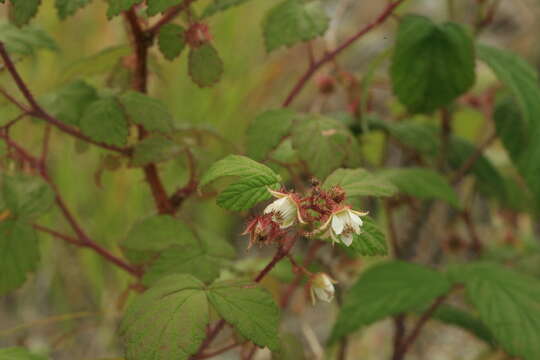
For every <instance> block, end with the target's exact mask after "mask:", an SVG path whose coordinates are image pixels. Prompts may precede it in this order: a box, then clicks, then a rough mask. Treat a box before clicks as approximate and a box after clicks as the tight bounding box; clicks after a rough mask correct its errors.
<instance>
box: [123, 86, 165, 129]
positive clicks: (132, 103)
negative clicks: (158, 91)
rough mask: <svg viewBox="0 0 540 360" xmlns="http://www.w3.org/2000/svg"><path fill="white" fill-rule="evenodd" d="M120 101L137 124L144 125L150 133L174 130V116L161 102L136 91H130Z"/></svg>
mask: <svg viewBox="0 0 540 360" xmlns="http://www.w3.org/2000/svg"><path fill="white" fill-rule="evenodd" d="M119 100H120V103H121V104H122V105H123V106H124V109H125V110H126V113H127V115H128V116H129V118H130V119H131V121H133V122H134V123H135V124H139V125H142V126H144V128H145V129H146V130H149V131H163V132H168V131H171V130H172V123H173V118H172V115H171V114H170V113H169V111H168V110H167V107H166V106H165V104H163V103H162V102H161V101H160V100H158V99H154V98H151V97H149V96H147V95H144V94H142V93H140V92H136V91H128V92H127V93H125V94H123V95H122V96H121V97H120V99H119Z"/></svg>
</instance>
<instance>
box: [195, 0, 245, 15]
mask: <svg viewBox="0 0 540 360" xmlns="http://www.w3.org/2000/svg"><path fill="white" fill-rule="evenodd" d="M248 1H250V0H213V2H212V3H211V4H210V5H208V6H207V7H206V8H205V9H204V11H203V12H202V15H201V18H206V17H209V16H212V15H214V14H216V13H218V12H222V11H225V10H227V9H229V8H232V7H234V6H240V5H242V4H244V3H246V2H248Z"/></svg>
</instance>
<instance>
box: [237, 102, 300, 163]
mask: <svg viewBox="0 0 540 360" xmlns="http://www.w3.org/2000/svg"><path fill="white" fill-rule="evenodd" d="M295 117H296V113H295V112H294V111H292V110H289V109H278V110H269V111H265V112H264V113H262V114H260V115H259V116H257V117H256V118H255V120H253V122H252V123H251V124H250V126H249V128H248V130H247V146H246V147H247V154H248V155H249V156H250V157H251V158H253V159H255V160H258V161H262V160H265V158H266V156H267V155H268V153H269V152H270V151H271V150H273V149H274V148H276V147H277V145H278V144H279V143H280V142H281V140H282V139H283V138H284V137H285V136H286V135H287V134H288V132H289V130H290V128H291V126H292V123H293V120H294V118H295Z"/></svg>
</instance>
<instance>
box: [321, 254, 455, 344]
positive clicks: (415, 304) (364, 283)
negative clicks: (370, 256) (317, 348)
mask: <svg viewBox="0 0 540 360" xmlns="http://www.w3.org/2000/svg"><path fill="white" fill-rule="evenodd" d="M450 288H451V285H450V282H449V281H448V280H447V279H446V277H445V276H443V275H442V274H440V273H438V272H436V271H434V270H431V269H429V268H427V267H423V266H421V265H417V264H412V263H405V262H401V261H393V262H387V263H383V264H380V265H376V266H374V267H372V268H370V269H369V270H367V271H366V272H365V273H364V274H363V275H362V276H361V277H360V279H359V280H358V281H357V282H356V284H354V285H353V286H352V287H351V288H350V289H349V291H348V292H347V293H346V294H345V298H344V302H343V307H342V308H341V311H340V312H339V315H338V319H337V321H336V324H335V325H334V328H333V330H332V334H331V336H330V342H331V343H333V342H335V341H336V340H338V339H339V338H341V337H343V336H346V335H348V334H350V333H352V332H354V331H356V330H357V329H359V328H361V327H363V326H367V325H370V324H372V323H374V322H376V321H379V320H382V319H384V318H386V317H389V316H393V315H397V314H399V313H403V312H407V311H411V310H414V309H418V308H423V307H425V306H426V305H427V304H429V303H430V302H432V301H433V300H434V299H436V298H437V297H439V296H441V295H444V294H446V293H447V292H448V291H449V290H450Z"/></svg>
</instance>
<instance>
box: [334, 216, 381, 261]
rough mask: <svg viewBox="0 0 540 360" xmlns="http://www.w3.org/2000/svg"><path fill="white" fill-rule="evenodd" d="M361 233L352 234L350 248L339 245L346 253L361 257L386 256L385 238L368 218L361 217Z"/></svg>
mask: <svg viewBox="0 0 540 360" xmlns="http://www.w3.org/2000/svg"><path fill="white" fill-rule="evenodd" d="M362 221H363V224H362V227H361V229H362V233H360V235H358V234H354V239H353V242H352V244H351V246H349V247H347V246H344V245H343V244H340V245H341V246H342V247H343V248H344V249H345V250H346V251H350V252H351V253H353V254H357V255H362V256H386V255H388V244H387V243H386V237H385V236H384V233H383V232H382V231H381V229H380V228H379V227H378V226H377V224H376V223H375V221H374V220H373V219H372V218H370V217H369V216H364V217H362Z"/></svg>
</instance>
